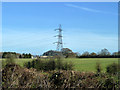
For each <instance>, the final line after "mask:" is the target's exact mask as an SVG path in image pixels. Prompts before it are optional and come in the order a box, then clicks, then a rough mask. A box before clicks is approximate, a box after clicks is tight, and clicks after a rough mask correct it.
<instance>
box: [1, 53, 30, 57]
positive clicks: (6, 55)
mask: <svg viewBox="0 0 120 90" xmlns="http://www.w3.org/2000/svg"><path fill="white" fill-rule="evenodd" d="M9 56H12V57H14V58H31V57H32V54H30V53H28V54H27V53H23V54H20V53H16V52H3V53H2V58H8V57H9Z"/></svg>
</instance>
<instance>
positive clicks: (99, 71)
mask: <svg viewBox="0 0 120 90" xmlns="http://www.w3.org/2000/svg"><path fill="white" fill-rule="evenodd" d="M96 70H97V73H98V74H100V73H101V71H102V68H101V65H100V63H99V62H97V63H96Z"/></svg>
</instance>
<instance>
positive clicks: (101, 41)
mask: <svg viewBox="0 0 120 90" xmlns="http://www.w3.org/2000/svg"><path fill="white" fill-rule="evenodd" d="M59 24H61V25H62V29H63V32H62V34H63V47H64V48H70V49H71V50H73V52H79V53H83V52H85V51H89V52H96V53H97V52H99V51H100V50H101V49H104V48H107V49H108V50H109V51H110V52H111V53H112V52H115V51H118V3H117V2H76V3H75V2H18V3H17V2H4V3H2V51H11V52H17V53H31V54H33V55H36V54H37V55H41V54H43V53H44V52H46V51H48V50H56V46H57V45H56V44H53V43H54V42H56V41H57V38H56V37H54V36H55V35H57V34H58V32H57V31H55V29H56V28H58V27H59Z"/></svg>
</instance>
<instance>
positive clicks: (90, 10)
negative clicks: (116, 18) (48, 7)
mask: <svg viewBox="0 0 120 90" xmlns="http://www.w3.org/2000/svg"><path fill="white" fill-rule="evenodd" d="M65 6H67V7H73V8H78V9H81V10H85V11H88V12H94V13H104V14H112V15H118V13H112V12H107V11H106V12H105V11H101V10H97V9H91V8H87V7H81V6H78V5H74V4H65Z"/></svg>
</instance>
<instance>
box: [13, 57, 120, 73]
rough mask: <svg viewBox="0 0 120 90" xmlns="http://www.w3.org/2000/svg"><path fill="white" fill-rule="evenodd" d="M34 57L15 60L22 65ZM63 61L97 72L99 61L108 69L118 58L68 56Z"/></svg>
mask: <svg viewBox="0 0 120 90" xmlns="http://www.w3.org/2000/svg"><path fill="white" fill-rule="evenodd" d="M31 60H32V59H16V60H15V62H16V63H17V64H19V65H20V66H23V65H24V63H25V62H28V61H31ZM63 61H65V62H66V61H67V62H72V63H73V64H74V70H76V71H84V72H90V71H92V72H95V71H96V68H95V67H96V63H97V62H99V63H100V64H101V67H102V71H103V72H105V71H106V66H108V65H109V64H111V63H114V62H115V63H118V58H67V59H64V60H63Z"/></svg>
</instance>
